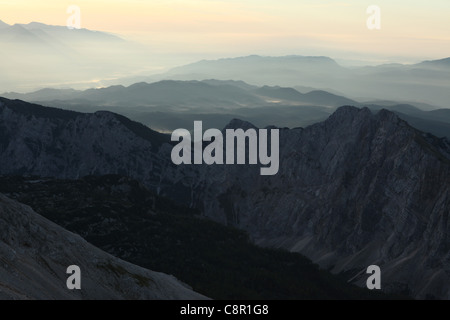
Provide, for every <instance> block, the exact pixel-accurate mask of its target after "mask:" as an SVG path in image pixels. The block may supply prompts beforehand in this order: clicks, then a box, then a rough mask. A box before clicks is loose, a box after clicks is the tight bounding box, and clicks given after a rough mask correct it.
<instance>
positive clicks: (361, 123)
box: [0, 99, 450, 299]
mask: <svg viewBox="0 0 450 320" xmlns="http://www.w3.org/2000/svg"><path fill="white" fill-rule="evenodd" d="M21 104H23V106H21ZM27 106H28V107H27ZM237 123H238V122H232V123H231V124H230V126H232V125H233V124H234V125H236V124H237ZM131 124H133V125H130V123H128V124H127V121H125V120H124V119H123V120H120V117H118V116H117V115H115V114H112V113H108V112H98V113H95V114H80V113H74V112H69V111H64V110H55V109H47V108H42V107H39V106H34V105H29V104H26V103H24V102H18V101H10V100H7V99H1V106H0V137H1V139H0V174H9V175H10V174H18V175H38V176H49V177H58V178H72V179H73V178H79V177H82V176H85V175H89V174H94V175H103V174H123V175H126V176H129V177H133V178H135V179H138V180H139V181H140V182H142V183H143V184H145V185H146V186H147V187H148V188H150V189H151V190H153V191H154V192H156V193H157V194H158V195H163V196H167V197H170V198H171V199H172V200H174V201H176V202H178V203H180V204H184V205H187V206H189V207H192V208H197V209H199V210H201V212H202V215H203V216H205V217H209V218H211V219H214V220H216V221H218V222H221V223H224V224H227V225H231V226H235V227H238V228H240V229H242V230H245V231H247V232H248V233H249V235H250V237H251V239H252V240H253V241H254V242H255V243H257V244H259V245H263V246H270V247H276V248H284V249H288V250H290V251H294V252H299V253H302V254H304V255H306V256H307V257H309V258H311V259H312V260H313V261H314V262H316V263H318V264H320V265H321V266H323V267H326V268H330V269H331V270H332V271H333V272H336V273H343V274H344V275H345V276H346V277H347V279H352V278H354V281H356V282H357V283H358V284H360V285H361V286H364V285H365V278H364V276H363V275H364V274H365V272H364V271H365V269H366V268H367V266H369V265H372V264H377V265H379V266H380V267H381V270H382V277H383V288H384V289H385V290H386V291H388V292H389V291H393V292H403V293H408V294H410V295H411V296H413V297H416V298H421V299H422V298H432V297H434V298H447V297H448V296H449V292H450V286H449V284H450V279H449V276H448V274H449V273H450V269H449V268H450V265H449V263H448V261H447V260H448V259H447V257H448V237H447V235H448V234H449V230H448V223H447V220H448V214H449V211H448V208H449V207H450V196H449V194H448V190H449V188H450V185H449V183H450V143H449V141H448V140H447V139H439V138H437V137H435V136H432V135H430V134H426V133H423V132H421V131H419V130H417V129H415V128H413V127H411V126H410V125H408V124H407V123H406V122H405V121H403V120H401V119H399V118H398V117H397V116H396V115H395V114H394V113H392V112H390V111H387V110H381V111H379V112H378V113H376V114H372V113H371V111H370V110H369V109H367V108H363V109H358V108H355V107H349V106H347V107H341V108H339V109H338V110H337V111H336V112H334V113H333V114H332V115H331V116H330V117H329V118H328V119H327V120H326V121H324V122H320V123H317V124H314V125H311V126H309V127H306V128H304V129H302V128H296V129H281V130H280V166H279V167H280V170H279V172H278V174H277V175H275V176H261V175H260V171H259V166H249V165H236V166H204V165H195V166H194V165H192V166H189V165H186V166H183V165H182V166H175V165H173V163H172V162H171V160H170V151H171V149H172V148H171V146H170V145H169V144H167V143H164V142H162V143H161V144H160V146H159V147H157V145H158V144H157V142H156V141H153V138H152V136H153V131H151V130H150V129H146V128H144V127H142V126H140V127H139V126H138V125H137V124H135V123H133V122H131ZM136 127H139V128H141V129H140V130H137V129H136ZM357 275H359V276H357ZM355 276H356V277H355Z"/></svg>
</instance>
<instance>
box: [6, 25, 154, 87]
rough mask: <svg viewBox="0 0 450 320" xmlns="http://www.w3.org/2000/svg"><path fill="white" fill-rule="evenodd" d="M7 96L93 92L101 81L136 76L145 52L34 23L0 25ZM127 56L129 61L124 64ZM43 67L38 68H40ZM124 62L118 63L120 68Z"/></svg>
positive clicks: (113, 39)
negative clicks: (75, 89) (77, 89)
mask: <svg viewBox="0 0 450 320" xmlns="http://www.w3.org/2000/svg"><path fill="white" fill-rule="evenodd" d="M0 46H1V48H2V53H1V54H2V60H3V61H4V62H5V61H7V63H3V65H2V73H3V74H8V77H7V79H6V77H2V79H0V86H1V87H2V88H3V90H15V91H18V90H20V91H30V90H36V89H37V88H42V87H49V86H50V87H54V86H80V85H81V86H84V87H86V86H88V83H89V86H92V84H93V83H95V82H94V80H95V79H97V80H95V81H99V79H102V78H111V77H113V76H114V77H117V76H118V75H122V74H123V75H126V74H128V73H135V72H136V70H138V69H137V64H141V66H140V68H141V70H143V69H145V67H142V62H143V61H144V57H145V58H146V57H147V55H146V54H147V52H145V50H143V49H142V48H141V47H140V46H138V45H136V44H134V43H131V42H128V41H125V40H123V39H122V38H120V37H118V36H116V35H113V34H109V33H105V32H99V31H92V30H87V29H68V28H67V27H65V26H50V25H46V24H42V23H37V22H32V23H29V24H14V25H12V26H10V25H7V24H5V23H0ZM124 56H126V57H127V58H128V59H125V60H124V59H123V57H124ZM36 61H39V63H36ZM119 62H120V63H119Z"/></svg>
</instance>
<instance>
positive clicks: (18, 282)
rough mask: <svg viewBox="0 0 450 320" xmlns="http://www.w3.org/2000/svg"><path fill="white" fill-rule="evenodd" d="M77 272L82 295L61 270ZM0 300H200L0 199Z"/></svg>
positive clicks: (177, 285)
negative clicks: (73, 268)
mask: <svg viewBox="0 0 450 320" xmlns="http://www.w3.org/2000/svg"><path fill="white" fill-rule="evenodd" d="M71 265H77V266H79V267H80V269H81V290H73V291H72V290H68V289H67V286H66V281H67V278H68V277H69V275H68V274H66V270H67V268H68V267H69V266H71ZM0 299H2V300H3V299H58V300H59V299H205V297H204V296H202V295H200V294H198V293H196V292H194V291H192V290H191V289H190V288H188V287H187V286H186V285H184V284H182V283H181V282H179V281H178V280H177V279H175V278H174V277H173V276H168V275H166V274H162V273H157V272H153V271H149V270H146V269H143V268H140V267H138V266H135V265H132V264H130V263H127V262H125V261H123V260H119V259H117V258H115V257H113V256H111V255H109V254H107V253H105V252H103V251H101V250H100V249H97V248H95V247H94V246H92V245H90V244H88V243H87V242H86V241H85V240H83V239H82V238H81V237H80V236H77V235H75V234H73V233H71V232H68V231H66V230H64V229H63V228H61V227H59V226H57V225H55V224H54V223H52V222H50V221H48V220H47V219H45V218H43V217H41V216H39V215H38V214H37V213H35V212H34V211H33V210H32V209H31V208H29V207H27V206H25V205H22V204H20V203H18V202H15V201H12V200H10V199H8V198H6V197H5V196H3V195H1V194H0Z"/></svg>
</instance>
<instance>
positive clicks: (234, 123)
mask: <svg viewBox="0 0 450 320" xmlns="http://www.w3.org/2000/svg"><path fill="white" fill-rule="evenodd" d="M226 129H243V130H248V129H257V128H256V126H254V125H253V124H252V123H250V122H248V121H244V120H241V119H232V120H231V121H230V122H229V123H228V124H227V125H226V126H225V128H224V130H226Z"/></svg>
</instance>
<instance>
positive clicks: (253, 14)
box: [0, 0, 450, 62]
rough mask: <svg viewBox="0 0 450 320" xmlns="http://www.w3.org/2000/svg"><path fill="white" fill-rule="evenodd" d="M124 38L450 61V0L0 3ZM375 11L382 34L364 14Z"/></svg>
mask: <svg viewBox="0 0 450 320" xmlns="http://www.w3.org/2000/svg"><path fill="white" fill-rule="evenodd" d="M69 5H76V6H78V7H79V8H80V12H81V27H82V28H87V29H92V30H100V31H107V32H112V33H116V34H120V35H123V36H125V37H127V38H129V39H133V40H135V41H137V42H140V43H144V44H146V45H147V46H149V47H150V48H151V49H152V50H153V51H154V52H155V53H159V54H168V55H175V54H176V55H179V56H184V57H185V59H186V60H195V59H199V58H219V57H231V56H241V55H249V54H260V55H290V54H300V55H326V56H331V57H333V58H335V59H346V60H352V61H353V60H368V61H380V62H387V61H389V62H416V61H420V60H427V59H440V58H445V57H448V56H450V19H449V16H450V1H449V0H428V1H417V0H373V1H372V0H371V1H361V0H349V1H340V0H239V1H237V0H227V1H220V0H130V1H125V0H89V1H83V0H72V1H65V0H39V1H36V0H10V1H2V0H0V20H2V21H4V22H6V23H8V24H14V23H29V22H32V21H38V22H43V23H46V24H54V25H66V21H67V19H68V18H69V16H70V14H68V13H67V8H68V7H69ZM370 5H376V6H378V7H379V8H380V27H381V28H380V29H375V30H369V29H368V27H367V23H366V22H367V19H368V18H369V17H370V14H368V13H367V12H366V10H367V8H368V7H369V6H370Z"/></svg>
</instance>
